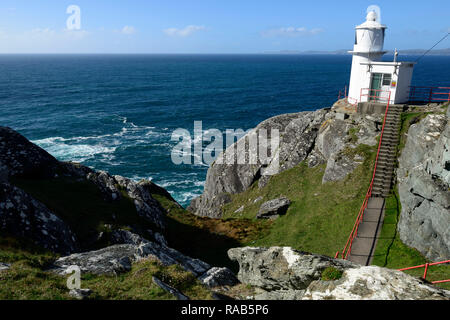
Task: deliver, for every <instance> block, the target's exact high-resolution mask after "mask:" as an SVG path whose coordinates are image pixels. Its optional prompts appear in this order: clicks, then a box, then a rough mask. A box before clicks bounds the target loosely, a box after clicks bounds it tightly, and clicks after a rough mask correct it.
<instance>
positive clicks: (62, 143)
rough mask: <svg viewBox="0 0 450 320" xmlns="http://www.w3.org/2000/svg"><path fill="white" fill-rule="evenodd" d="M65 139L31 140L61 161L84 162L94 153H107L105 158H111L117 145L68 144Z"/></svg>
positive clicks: (93, 155) (94, 154)
mask: <svg viewBox="0 0 450 320" xmlns="http://www.w3.org/2000/svg"><path fill="white" fill-rule="evenodd" d="M67 141H70V139H65V138H61V137H51V138H46V139H41V140H33V141H31V142H33V143H35V144H37V145H38V146H40V147H41V148H43V149H45V150H46V151H47V152H48V153H50V154H51V155H52V156H54V157H55V158H57V159H58V160H61V161H75V162H84V161H86V160H89V159H92V158H93V157H95V156H96V155H100V154H101V155H105V156H107V155H109V157H105V159H107V160H112V157H111V156H110V154H112V153H114V152H115V151H116V149H117V147H107V146H103V145H99V144H95V145H91V144H68V143H66V142H67Z"/></svg>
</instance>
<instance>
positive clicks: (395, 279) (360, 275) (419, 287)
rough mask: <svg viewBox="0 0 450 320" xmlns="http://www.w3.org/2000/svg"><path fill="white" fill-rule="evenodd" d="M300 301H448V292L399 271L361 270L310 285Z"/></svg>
mask: <svg viewBox="0 0 450 320" xmlns="http://www.w3.org/2000/svg"><path fill="white" fill-rule="evenodd" d="M302 300H450V291H447V290H443V289H440V288H437V287H433V286H431V285H429V284H426V283H425V282H424V281H422V280H420V279H417V278H414V277H411V276H410V275H408V274H406V273H403V272H401V271H396V270H390V269H386V268H380V267H376V266H367V267H366V266H361V267H358V268H353V269H347V270H345V271H344V273H343V275H342V278H341V279H339V280H335V281H314V282H312V283H311V284H310V285H309V286H308V288H307V289H306V291H305V293H304V295H303V296H302Z"/></svg>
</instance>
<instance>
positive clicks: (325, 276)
mask: <svg viewBox="0 0 450 320" xmlns="http://www.w3.org/2000/svg"><path fill="white" fill-rule="evenodd" d="M342 274H343V271H341V270H338V269H336V268H334V267H328V268H326V269H325V270H323V271H322V275H321V279H322V280H324V281H330V280H338V279H340V278H342Z"/></svg>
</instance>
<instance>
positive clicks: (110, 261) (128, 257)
mask: <svg viewBox="0 0 450 320" xmlns="http://www.w3.org/2000/svg"><path fill="white" fill-rule="evenodd" d="M112 238H113V239H114V240H115V242H116V244H114V245H112V246H109V247H106V248H102V249H100V250H94V251H88V252H82V253H75V254H72V255H69V256H66V257H62V258H59V259H58V260H56V261H55V263H54V266H53V267H52V268H51V270H52V271H53V272H56V273H59V274H65V273H66V271H67V269H68V268H69V267H70V266H73V265H76V266H78V267H79V268H80V270H81V271H82V272H83V273H92V274H120V273H123V272H127V271H130V270H131V266H132V263H133V262H136V261H140V260H142V259H145V258H148V257H152V258H154V259H156V260H158V261H159V262H161V263H162V264H163V265H165V266H169V265H173V264H178V265H180V266H181V267H182V268H183V269H184V270H186V271H189V272H192V273H193V274H194V275H195V276H196V277H198V278H199V280H200V281H201V282H202V283H204V284H205V285H206V286H208V287H216V286H225V285H234V284H236V283H237V279H236V277H235V276H234V274H233V273H232V272H231V271H230V270H229V269H227V268H217V267H211V266H210V265H209V264H208V263H206V262H204V261H201V260H199V259H194V258H191V257H188V256H185V255H184V254H182V253H181V252H179V251H177V250H175V249H173V248H170V247H167V246H166V245H162V244H159V243H155V242H152V241H149V240H146V239H144V238H142V237H141V236H139V235H137V234H134V233H132V232H130V231H127V230H116V231H114V232H113V234H112Z"/></svg>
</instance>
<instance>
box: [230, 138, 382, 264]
mask: <svg viewBox="0 0 450 320" xmlns="http://www.w3.org/2000/svg"><path fill="white" fill-rule="evenodd" d="M344 152H345V153H347V154H348V155H351V154H359V155H362V156H363V157H364V159H365V160H364V162H363V163H362V164H361V165H359V166H358V167H357V168H356V169H355V170H354V171H353V172H352V173H350V174H349V175H348V176H347V177H346V178H344V179H342V180H340V181H336V182H327V183H325V184H322V177H323V174H324V170H325V165H321V166H318V167H315V168H308V166H307V165H306V164H305V163H304V162H302V163H301V164H299V165H297V166H296V167H294V168H292V169H289V170H286V171H284V172H281V173H280V174H277V175H275V176H272V177H271V178H270V180H269V182H268V184H267V185H266V186H265V187H264V188H262V189H259V188H258V186H257V185H256V184H255V185H253V186H252V187H251V188H249V189H248V190H246V191H245V192H243V193H240V194H236V195H232V202H231V203H229V204H227V205H225V207H224V218H244V219H250V220H255V217H256V214H257V212H258V209H259V207H260V206H261V204H262V203H263V202H264V201H268V200H271V199H274V198H277V197H280V196H285V197H287V198H289V199H290V200H291V205H290V207H289V209H288V211H287V213H286V214H285V215H284V216H281V217H279V218H278V219H276V220H275V221H273V222H272V223H271V225H270V228H269V230H268V232H267V233H266V234H265V235H262V236H261V237H259V238H258V239H256V240H253V241H251V242H248V243H247V244H248V245H252V246H265V247H268V246H290V247H293V248H295V249H299V250H304V251H308V252H314V253H318V254H324V255H328V256H334V255H335V253H336V251H338V250H342V247H343V246H344V244H345V242H346V240H347V237H348V235H349V233H350V231H351V229H352V227H353V224H354V222H355V219H356V216H357V214H358V211H359V208H360V206H361V204H362V202H363V199H364V196H365V194H366V192H367V188H368V186H369V183H370V179H371V176H372V166H373V161H374V158H375V147H369V146H367V145H359V146H358V147H357V148H356V149H347V150H345V151H344ZM258 197H262V200H261V201H258V202H257V203H254V200H255V199H256V198H258ZM241 206H244V210H243V211H242V212H239V213H236V212H235V211H236V210H237V209H238V208H240V207H241Z"/></svg>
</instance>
